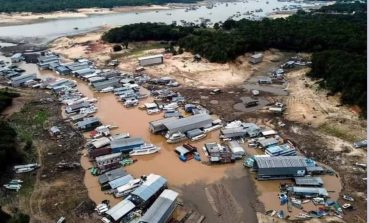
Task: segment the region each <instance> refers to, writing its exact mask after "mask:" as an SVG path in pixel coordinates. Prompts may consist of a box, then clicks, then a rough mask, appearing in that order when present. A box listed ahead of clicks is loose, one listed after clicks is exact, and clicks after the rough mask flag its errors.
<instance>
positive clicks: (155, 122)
mask: <svg viewBox="0 0 370 223" xmlns="http://www.w3.org/2000/svg"><path fill="white" fill-rule="evenodd" d="M177 119H178V118H176V117H171V118H164V119H160V120H155V121H151V122H149V124H150V125H152V126H154V127H156V126H159V125H165V124H166V123H170V122H173V121H176V120H177Z"/></svg>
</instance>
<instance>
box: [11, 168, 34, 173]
mask: <svg viewBox="0 0 370 223" xmlns="http://www.w3.org/2000/svg"><path fill="white" fill-rule="evenodd" d="M34 170H35V168H32V167H24V168H19V169H16V170H15V172H16V173H28V172H31V171H34Z"/></svg>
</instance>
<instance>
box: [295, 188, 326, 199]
mask: <svg viewBox="0 0 370 223" xmlns="http://www.w3.org/2000/svg"><path fill="white" fill-rule="evenodd" d="M288 190H289V191H291V192H292V193H293V194H294V195H295V196H299V197H328V196H329V193H328V191H327V190H326V189H325V188H318V187H291V188H289V189H288Z"/></svg>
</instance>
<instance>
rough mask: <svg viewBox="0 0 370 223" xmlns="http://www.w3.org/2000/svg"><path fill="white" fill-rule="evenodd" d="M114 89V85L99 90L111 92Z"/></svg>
mask: <svg viewBox="0 0 370 223" xmlns="http://www.w3.org/2000/svg"><path fill="white" fill-rule="evenodd" d="M113 90H114V87H106V88H104V89H102V90H100V92H101V93H108V92H112V91H113Z"/></svg>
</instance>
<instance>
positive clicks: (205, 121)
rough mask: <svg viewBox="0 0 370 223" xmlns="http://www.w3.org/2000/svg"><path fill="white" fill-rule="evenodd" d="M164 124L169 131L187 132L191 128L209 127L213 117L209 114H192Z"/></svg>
mask: <svg viewBox="0 0 370 223" xmlns="http://www.w3.org/2000/svg"><path fill="white" fill-rule="evenodd" d="M164 126H165V127H166V128H167V130H168V133H170V134H172V133H175V132H181V133H185V132H187V131H189V130H193V129H199V128H208V127H211V126H212V118H211V116H209V115H208V114H198V115H192V116H188V117H185V118H180V119H176V120H174V121H172V122H166V123H165V124H164Z"/></svg>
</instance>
